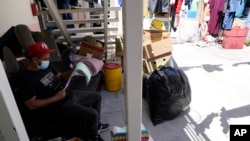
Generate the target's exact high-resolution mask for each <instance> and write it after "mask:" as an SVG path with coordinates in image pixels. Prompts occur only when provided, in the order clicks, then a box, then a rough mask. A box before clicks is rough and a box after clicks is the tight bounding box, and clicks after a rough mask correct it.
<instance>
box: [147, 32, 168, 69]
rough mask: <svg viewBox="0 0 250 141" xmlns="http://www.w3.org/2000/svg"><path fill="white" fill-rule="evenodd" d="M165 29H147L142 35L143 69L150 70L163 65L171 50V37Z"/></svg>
mask: <svg viewBox="0 0 250 141" xmlns="http://www.w3.org/2000/svg"><path fill="white" fill-rule="evenodd" d="M164 33H168V34H169V32H166V31H156V30H148V31H144V35H143V39H144V40H143V65H144V66H143V67H144V68H143V70H144V72H152V71H153V70H154V69H156V68H157V67H159V66H160V65H165V64H166V63H167V62H168V60H169V58H170V56H171V52H172V49H173V48H172V42H171V38H170V37H169V36H168V35H167V36H166V35H164Z"/></svg>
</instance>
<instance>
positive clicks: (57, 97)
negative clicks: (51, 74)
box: [55, 90, 66, 101]
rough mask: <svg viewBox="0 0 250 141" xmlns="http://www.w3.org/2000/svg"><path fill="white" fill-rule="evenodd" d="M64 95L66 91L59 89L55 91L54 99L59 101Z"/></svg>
mask: <svg viewBox="0 0 250 141" xmlns="http://www.w3.org/2000/svg"><path fill="white" fill-rule="evenodd" d="M65 96H66V91H65V90H60V91H58V92H57V93H56V95H55V97H56V99H57V100H58V101H59V100H62V99H64V98H65Z"/></svg>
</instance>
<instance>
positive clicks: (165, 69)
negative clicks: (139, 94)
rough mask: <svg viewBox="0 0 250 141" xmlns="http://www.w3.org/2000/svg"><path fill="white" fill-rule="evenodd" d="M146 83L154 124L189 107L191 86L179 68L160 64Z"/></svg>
mask: <svg viewBox="0 0 250 141" xmlns="http://www.w3.org/2000/svg"><path fill="white" fill-rule="evenodd" d="M176 66H177V65H176ZM147 85H148V93H147V103H148V106H149V110H150V118H151V121H152V122H153V125H154V126H156V125H158V124H160V123H162V122H164V121H166V120H171V119H174V118H176V117H177V116H179V115H180V114H181V113H183V112H184V111H186V110H187V109H189V104H190V102H191V88H190V84H189V80H188V77H187V76H186V74H185V73H184V72H183V71H182V70H181V69H179V68H174V67H169V66H160V67H159V68H157V69H156V70H155V71H154V72H153V73H152V74H151V76H150V78H149V79H148V84H147Z"/></svg>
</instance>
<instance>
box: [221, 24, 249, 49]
mask: <svg viewBox="0 0 250 141" xmlns="http://www.w3.org/2000/svg"><path fill="white" fill-rule="evenodd" d="M248 30H249V29H248V28H247V27H244V28H240V27H234V28H232V29H231V30H224V32H223V41H222V46H223V48H226V49H242V48H243V46H244V43H245V40H246V37H247V34H248Z"/></svg>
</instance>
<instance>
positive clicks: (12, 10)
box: [0, 0, 40, 36]
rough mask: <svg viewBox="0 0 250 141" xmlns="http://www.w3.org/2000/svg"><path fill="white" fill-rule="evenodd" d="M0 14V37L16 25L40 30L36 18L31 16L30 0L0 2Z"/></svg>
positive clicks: (1, 0)
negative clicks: (24, 25)
mask: <svg viewBox="0 0 250 141" xmlns="http://www.w3.org/2000/svg"><path fill="white" fill-rule="evenodd" d="M0 13H1V14H0V36H1V35H2V34H4V33H5V32H6V31H7V30H8V29H9V28H10V27H11V26H15V25H17V24H26V25H28V26H29V27H30V29H31V30H35V31H36V30H40V27H39V23H38V20H37V17H36V16H32V12H31V0H0Z"/></svg>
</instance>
